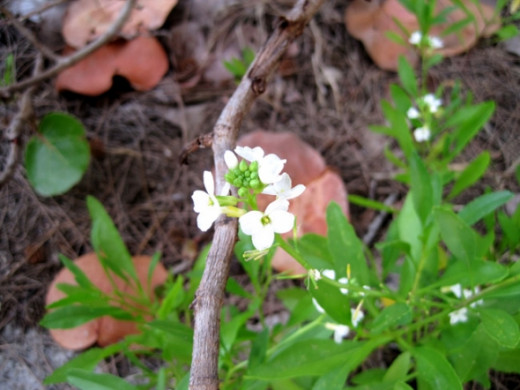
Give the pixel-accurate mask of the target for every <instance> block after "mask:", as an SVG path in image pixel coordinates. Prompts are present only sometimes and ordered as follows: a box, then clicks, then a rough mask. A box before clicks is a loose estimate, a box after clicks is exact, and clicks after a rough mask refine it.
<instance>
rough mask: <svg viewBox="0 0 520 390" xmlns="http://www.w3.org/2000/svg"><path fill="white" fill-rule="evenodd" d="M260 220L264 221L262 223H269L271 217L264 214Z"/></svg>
mask: <svg viewBox="0 0 520 390" xmlns="http://www.w3.org/2000/svg"><path fill="white" fill-rule="evenodd" d="M260 222H262V225H264V226H265V225H269V224H270V223H271V219H270V218H269V217H268V216H267V215H264V216H263V217H262V218H261V219H260Z"/></svg>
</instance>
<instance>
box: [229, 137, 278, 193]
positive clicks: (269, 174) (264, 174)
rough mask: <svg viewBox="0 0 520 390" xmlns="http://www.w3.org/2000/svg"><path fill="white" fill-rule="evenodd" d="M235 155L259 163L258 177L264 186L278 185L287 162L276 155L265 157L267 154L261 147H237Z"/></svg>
mask: <svg viewBox="0 0 520 390" xmlns="http://www.w3.org/2000/svg"><path fill="white" fill-rule="evenodd" d="M235 153H236V154H238V155H239V156H240V157H242V158H243V159H245V160H247V161H250V162H253V161H257V162H258V177H259V178H260V180H261V181H262V183H264V184H272V183H276V182H277V181H278V180H280V179H281V178H282V176H281V175H280V172H282V169H283V166H284V165H285V163H286V162H287V160H282V159H281V158H280V157H278V156H277V155H276V154H273V153H271V154H268V155H267V156H264V154H265V152H264V150H263V149H262V148H261V147H260V146H256V147H254V148H250V147H249V146H237V147H236V148H235Z"/></svg>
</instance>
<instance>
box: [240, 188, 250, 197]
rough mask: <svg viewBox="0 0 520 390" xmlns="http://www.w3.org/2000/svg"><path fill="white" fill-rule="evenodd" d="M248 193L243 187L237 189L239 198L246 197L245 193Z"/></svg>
mask: <svg viewBox="0 0 520 390" xmlns="http://www.w3.org/2000/svg"><path fill="white" fill-rule="evenodd" d="M248 194H249V190H248V189H247V188H245V187H240V188H239V189H238V196H240V197H241V198H245V197H247V195H248Z"/></svg>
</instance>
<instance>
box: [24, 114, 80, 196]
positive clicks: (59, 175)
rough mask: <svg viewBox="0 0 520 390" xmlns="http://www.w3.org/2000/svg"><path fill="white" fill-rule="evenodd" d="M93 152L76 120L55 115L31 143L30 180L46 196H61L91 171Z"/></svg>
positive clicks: (27, 157) (27, 161)
mask: <svg viewBox="0 0 520 390" xmlns="http://www.w3.org/2000/svg"><path fill="white" fill-rule="evenodd" d="M89 160H90V149H89V145H88V142H87V140H86V139H85V128H84V127H83V125H82V124H81V123H80V122H79V121H78V120H77V119H76V118H74V117H73V116H71V115H67V114H64V113H58V112H53V113H50V114H47V115H46V116H45V117H43V119H42V120H41V122H40V125H39V128H38V134H37V135H35V136H33V137H32V138H31V139H30V140H29V142H28V143H27V147H26V150H25V168H26V170H27V178H28V179H29V182H30V183H31V185H32V186H33V187H34V189H35V190H36V192H37V193H38V194H40V195H42V196H54V195H60V194H63V193H64V192H66V191H68V190H69V189H70V188H72V186H74V185H75V184H76V183H78V182H79V181H80V179H81V177H82V176H83V174H84V173H85V171H86V170H87V167H88V164H89Z"/></svg>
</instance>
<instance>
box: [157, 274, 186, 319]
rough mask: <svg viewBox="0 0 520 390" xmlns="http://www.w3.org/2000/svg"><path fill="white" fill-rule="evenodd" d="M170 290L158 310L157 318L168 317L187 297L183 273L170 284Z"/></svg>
mask: <svg viewBox="0 0 520 390" xmlns="http://www.w3.org/2000/svg"><path fill="white" fill-rule="evenodd" d="M168 287H169V290H168V292H167V293H166V296H165V297H164V299H163V300H162V302H161V306H159V309H158V310H157V314H156V316H157V318H159V319H161V320H164V319H166V318H167V317H168V315H169V314H170V313H171V312H172V311H173V310H175V309H176V308H177V307H179V306H180V305H181V304H182V302H183V301H184V298H185V294H186V293H185V292H184V278H183V277H182V275H179V276H178V277H177V279H176V280H175V282H174V283H173V284H171V285H168Z"/></svg>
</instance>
